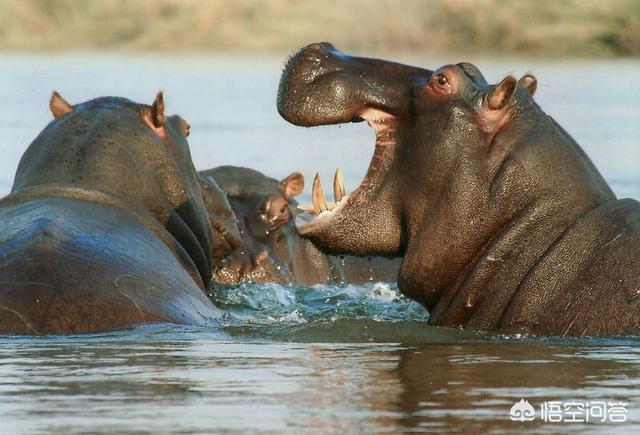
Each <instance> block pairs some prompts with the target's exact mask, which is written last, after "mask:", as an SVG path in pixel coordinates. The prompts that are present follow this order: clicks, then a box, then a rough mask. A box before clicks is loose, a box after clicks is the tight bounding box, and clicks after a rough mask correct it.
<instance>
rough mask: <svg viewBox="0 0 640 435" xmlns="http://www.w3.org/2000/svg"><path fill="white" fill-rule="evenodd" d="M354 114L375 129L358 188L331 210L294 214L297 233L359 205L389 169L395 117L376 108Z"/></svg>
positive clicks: (316, 227)
mask: <svg viewBox="0 0 640 435" xmlns="http://www.w3.org/2000/svg"><path fill="white" fill-rule="evenodd" d="M358 116H359V117H360V118H362V119H365V120H366V121H367V123H368V124H369V125H370V126H371V127H372V128H373V129H374V131H375V133H376V143H375V150H374V153H373V157H372V158H371V163H369V168H368V170H367V174H366V175H365V177H364V179H363V180H362V182H361V183H360V185H359V186H358V188H357V189H356V190H354V191H353V192H351V193H350V194H348V195H345V196H343V197H342V199H341V200H340V201H338V202H337V204H336V206H335V208H333V209H332V210H324V211H322V212H321V213H320V214H314V213H311V212H304V213H300V214H298V215H297V216H296V220H295V224H296V229H297V230H298V233H300V234H301V235H305V234H312V233H314V232H317V231H319V230H320V229H322V228H323V227H325V226H326V225H328V224H329V223H330V222H331V220H333V219H335V217H336V216H337V215H339V214H340V213H342V212H343V211H344V210H345V209H350V208H353V207H359V206H361V205H362V204H363V203H365V202H366V201H369V200H370V199H369V198H370V197H371V196H372V195H370V194H371V192H373V191H374V190H375V189H376V188H377V187H378V186H379V185H380V183H381V182H382V179H383V177H384V176H385V174H386V173H387V172H388V171H389V168H390V166H391V163H392V161H393V154H394V152H395V147H396V144H397V135H396V131H397V118H396V117H395V116H393V115H391V114H389V113H387V112H384V111H381V110H378V109H366V110H365V111H363V112H362V113H361V114H359V115H358Z"/></svg>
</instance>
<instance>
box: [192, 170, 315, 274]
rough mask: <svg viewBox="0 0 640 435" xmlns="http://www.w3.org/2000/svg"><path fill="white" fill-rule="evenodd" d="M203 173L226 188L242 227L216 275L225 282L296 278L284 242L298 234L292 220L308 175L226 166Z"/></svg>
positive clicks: (206, 177) (202, 173) (203, 175)
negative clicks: (237, 243)
mask: <svg viewBox="0 0 640 435" xmlns="http://www.w3.org/2000/svg"><path fill="white" fill-rule="evenodd" d="M201 176H202V177H204V178H205V179H207V180H210V181H214V180H215V181H214V182H217V184H218V185H220V187H221V188H222V190H224V191H225V192H226V194H227V196H228V198H229V203H230V204H231V208H232V209H233V211H234V213H235V216H236V218H237V220H238V225H239V226H240V229H241V239H242V241H241V244H240V246H238V247H237V248H236V249H235V251H234V252H233V253H232V254H231V256H230V257H229V258H227V259H226V260H225V262H224V266H223V267H222V268H221V269H220V270H219V271H218V272H217V273H216V274H215V277H214V279H215V280H216V281H217V282H219V283H222V284H238V283H241V282H247V281H251V282H277V283H288V282H291V281H292V277H291V275H290V272H291V271H290V270H289V267H288V258H289V257H288V255H286V254H285V253H284V252H283V246H286V245H287V238H289V237H291V236H294V237H295V236H297V235H296V234H295V231H293V228H292V225H291V224H292V220H293V217H294V214H295V213H296V207H297V202H296V201H295V199H294V198H295V197H296V196H297V195H298V194H299V193H300V192H301V191H302V189H303V188H304V178H303V176H302V174H300V173H299V172H294V173H292V174H290V175H289V176H287V177H285V178H284V179H283V180H280V181H278V180H275V179H273V178H270V177H267V176H265V175H264V174H262V173H260V172H258V171H255V170H252V169H248V168H239V167H235V166H221V167H218V168H214V169H210V170H207V171H203V172H201ZM284 250H286V248H284Z"/></svg>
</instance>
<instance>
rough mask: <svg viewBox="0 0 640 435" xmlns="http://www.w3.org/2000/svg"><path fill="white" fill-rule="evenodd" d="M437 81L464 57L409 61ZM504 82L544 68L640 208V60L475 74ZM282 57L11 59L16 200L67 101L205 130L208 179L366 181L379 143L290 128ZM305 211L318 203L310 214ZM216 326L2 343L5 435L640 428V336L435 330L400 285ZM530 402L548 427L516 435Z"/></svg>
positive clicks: (1, 171)
mask: <svg viewBox="0 0 640 435" xmlns="http://www.w3.org/2000/svg"><path fill="white" fill-rule="evenodd" d="M409 60H410V61H412V62H414V63H417V64H421V65H423V66H438V65H440V64H443V63H448V62H452V61H459V60H461V59H444V60H439V61H438V60H435V61H434V60H431V59H429V60H425V59H421V58H420V57H419V56H416V57H414V58H413V59H409ZM470 60H471V61H474V62H475V63H476V64H478V66H479V67H480V68H481V69H482V70H483V71H485V72H486V76H487V78H488V79H489V80H494V81H495V80H498V79H499V78H501V76H502V75H504V74H506V73H510V72H513V73H516V74H518V73H523V72H525V71H528V70H529V69H531V70H532V71H533V72H534V73H535V74H537V76H538V78H539V88H538V93H537V95H536V99H537V100H538V102H539V103H540V105H541V106H542V107H543V109H544V110H545V111H547V112H548V113H550V114H551V115H552V116H554V117H555V118H556V119H557V120H558V121H559V122H560V124H561V125H563V126H564V127H565V128H566V129H567V131H569V133H570V134H572V135H573V136H574V137H575V138H576V140H577V141H578V142H579V143H580V144H581V145H582V146H583V147H584V149H585V150H586V152H587V153H588V154H589V156H591V158H592V159H593V160H594V162H595V163H596V165H597V166H598V168H599V169H600V170H601V172H602V173H603V175H604V176H605V178H606V179H607V180H608V181H609V182H610V183H611V185H612V187H613V189H614V191H615V192H616V193H617V194H618V195H619V196H621V197H624V196H630V197H635V198H640V175H639V174H640V172H639V171H638V168H639V167H640V123H639V122H638V120H639V119H640V62H639V61H635V60H634V61H631V60H628V61H625V60H618V61H572V62H543V63H540V62H539V61H532V62H529V61H526V60H522V59H520V60H515V59H502V60H487V59H470ZM280 62H281V60H278V59H264V58H199V57H193V58H191V57H176V56H171V57H161V56H159V57H157V56H122V55H118V56H98V55H93V54H76V55H61V56H44V55H31V56H27V55H1V56H0V63H1V64H2V66H3V67H2V68H1V69H0V82H2V83H3V85H2V89H3V104H2V105H0V156H2V158H1V159H0V195H2V194H6V193H7V192H8V191H9V189H10V186H11V182H12V179H13V174H14V172H15V168H16V167H17V164H18V161H19V158H20V156H21V155H22V153H23V152H24V150H25V149H26V147H27V146H28V144H29V143H30V142H31V141H32V140H33V139H34V138H35V136H36V135H37V134H38V132H39V131H40V130H41V129H42V128H43V127H44V125H46V123H47V122H48V121H49V120H50V119H51V115H50V114H49V113H48V109H47V102H48V98H49V95H50V92H51V90H52V89H58V90H59V91H60V92H61V93H62V95H63V96H65V97H66V98H67V99H68V100H69V101H70V102H72V103H76V102H80V101H83V100H86V99H89V98H93V97H95V96H98V95H118V96H125V97H129V98H131V99H134V100H138V101H147V102H150V101H151V100H152V98H153V96H154V95H155V92H156V91H157V90H158V89H163V90H164V91H165V95H166V101H167V112H168V113H180V114H181V115H183V116H184V117H185V118H186V119H187V120H188V121H189V122H190V123H191V125H192V130H191V131H192V134H191V136H190V142H191V145H192V156H193V159H194V162H195V164H196V167H197V168H199V169H205V168H210V167H213V166H217V165H222V164H236V165H244V166H250V167H253V168H256V169H259V170H261V171H264V172H266V173H267V174H268V175H271V176H276V177H284V176H286V175H287V174H288V173H290V172H292V171H294V170H300V171H303V172H304V174H305V175H306V177H307V179H310V178H311V177H312V176H313V174H314V173H315V171H317V170H319V171H320V172H321V174H322V175H323V177H325V178H326V179H328V178H329V177H331V176H332V174H333V171H334V169H335V167H336V166H338V165H340V166H341V167H342V169H343V171H344V174H345V181H346V184H347V188H348V189H353V188H354V187H355V186H356V185H357V184H358V182H359V181H360V180H361V178H362V176H363V175H364V172H365V170H366V167H367V165H368V162H369V159H370V157H371V154H372V145H373V133H372V132H371V131H370V130H369V129H368V128H367V127H366V126H365V125H362V124H359V125H346V126H342V127H328V128H316V129H301V128H297V127H294V126H291V125H289V124H287V123H286V122H284V121H283V120H282V119H280V118H279V116H278V115H277V113H276V111H275V91H276V89H277V84H278V77H279V73H280ZM303 200H304V199H303ZM211 296H212V298H213V299H214V300H215V301H216V302H217V303H218V305H220V306H221V307H222V308H223V309H225V311H226V313H227V314H226V316H225V318H224V319H223V321H222V322H221V323H220V324H215V325H210V326H209V327H206V328H189V327H178V326H173V325H155V326H146V327H140V328H137V329H134V330H126V331H116V332H109V333H103V334H95V335H87V336H73V337H40V338H29V337H2V338H0V433H50V432H55V433H94V432H108V433H113V432H117V433H166V432H174V433H175V432H178V433H191V432H200V433H224V432H236V433H251V432H267V433H296V434H297V433H333V432H338V433H371V432H387V433H388V432H400V431H408V432H416V431H424V432H434V431H455V430H458V431H463V432H469V433H486V432H492V433H514V432H526V431H536V432H548V433H558V432H569V431H582V432H602V433H619V432H629V433H639V432H640V388H639V387H640V338H638V337H608V338H598V339H589V338H585V339H575V340H573V339H572V340H555V339H544V338H536V339H534V338H527V337H511V336H494V335H486V334H481V333H473V332H467V331H460V330H453V329H446V328H432V327H428V326H426V325H425V320H426V318H427V313H426V312H425V311H424V310H423V309H422V308H421V307H420V306H418V305H417V304H415V303H413V302H410V301H408V300H406V299H404V298H403V297H402V296H401V295H399V294H398V292H397V290H396V287H395V286H394V285H380V284H373V283H372V284H369V285H366V286H346V287H340V286H318V287H312V288H306V287H283V286H276V285H269V286H256V285H245V286H241V287H239V288H229V287H223V288H217V289H212V292H211ZM520 399H526V400H528V401H529V402H530V404H531V405H532V406H534V407H535V409H536V412H537V414H536V417H535V420H534V421H531V422H512V421H511V420H510V419H509V412H510V409H511V407H512V406H513V405H514V404H515V403H516V402H518V401H520ZM550 401H562V402H563V403H564V404H566V403H567V402H570V401H582V402H584V401H592V402H593V401H606V402H616V403H617V402H618V401H623V402H625V403H626V404H627V405H626V409H627V414H626V416H627V422H626V423H617V424H616V423H610V422H606V423H598V422H593V421H592V422H591V423H589V424H585V423H575V422H574V423H570V422H556V423H553V422H551V423H550V422H542V421H541V417H540V405H542V404H543V403H544V402H550Z"/></svg>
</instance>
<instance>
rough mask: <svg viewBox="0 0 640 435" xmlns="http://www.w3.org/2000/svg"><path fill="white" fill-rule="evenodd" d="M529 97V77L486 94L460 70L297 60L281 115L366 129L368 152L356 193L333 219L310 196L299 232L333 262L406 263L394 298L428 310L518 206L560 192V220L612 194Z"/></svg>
mask: <svg viewBox="0 0 640 435" xmlns="http://www.w3.org/2000/svg"><path fill="white" fill-rule="evenodd" d="M535 89H536V79H535V78H534V77H533V76H531V75H529V74H527V75H525V76H524V77H523V78H522V79H520V81H518V80H516V79H515V78H514V77H512V76H507V77H506V78H504V79H503V80H502V81H500V82H499V83H498V84H495V85H492V84H488V83H487V81H486V80H485V78H484V77H483V75H482V74H481V73H480V71H479V70H478V69H477V68H476V67H475V66H473V65H472V64H469V63H459V64H456V65H446V66H443V67H441V68H439V69H437V70H435V71H432V70H428V69H421V68H416V67H412V66H406V65H401V64H398V63H394V62H387V61H383V60H376V59H366V58H360V57H352V56H348V55H346V54H344V53H341V52H339V51H338V50H336V49H335V48H334V47H333V46H332V45H331V44H328V43H321V44H312V45H310V46H307V47H305V48H303V49H301V50H300V51H299V52H298V53H296V54H295V55H294V56H293V57H292V58H291V59H290V60H289V62H288V63H287V65H286V66H285V69H284V72H283V76H282V78H281V81H280V88H279V92H278V103H277V105H278V111H279V112H280V114H281V115H282V116H283V117H284V118H285V119H286V120H288V121H290V122H292V123H294V124H297V125H301V126H316V125H324V124H333V123H344V122H356V121H361V120H366V121H367V122H368V124H369V125H370V126H371V127H373V129H374V130H375V134H376V143H375V151H374V155H373V158H372V161H371V164H370V166H369V169H368V172H367V174H366V176H365V179H364V181H363V182H362V183H361V184H360V186H359V187H358V188H357V189H356V190H355V191H354V192H352V193H351V194H349V195H345V196H344V197H342V200H341V201H340V202H339V203H338V204H337V206H336V207H335V208H333V209H332V210H324V209H325V208H326V207H323V206H322V201H321V199H322V198H320V199H316V198H318V197H321V196H322V195H319V194H318V192H314V194H313V198H314V202H316V203H320V207H319V211H321V213H320V214H319V215H318V214H307V215H300V216H299V217H298V218H297V221H296V224H297V228H298V231H299V233H300V234H301V235H303V236H305V237H308V238H310V239H311V240H312V241H313V242H314V243H315V244H317V245H318V246H320V247H321V248H322V249H323V250H326V251H329V252H332V253H336V254H357V255H391V256H404V261H403V264H402V268H401V271H400V275H399V286H400V289H401V290H402V291H403V292H404V293H405V294H407V295H409V296H411V297H413V298H414V299H417V300H418V301H420V302H422V303H423V304H425V305H426V306H427V307H432V306H433V304H434V303H435V301H436V300H437V299H438V298H439V296H440V295H441V294H442V291H443V290H444V289H446V288H449V287H451V286H453V285H454V283H455V281H456V279H458V277H460V276H461V275H462V274H463V271H464V269H465V267H467V266H468V265H469V263H470V262H471V261H472V260H473V258H475V257H476V256H477V255H479V253H480V252H481V250H482V247H483V246H484V245H485V244H486V243H487V242H488V241H489V240H490V239H491V238H492V237H493V235H494V234H496V232H498V231H500V228H502V227H503V226H504V225H507V224H508V223H509V222H510V221H511V220H512V219H513V218H514V217H515V216H517V215H518V213H521V212H522V211H523V210H525V209H526V208H527V207H533V206H534V205H533V204H539V203H540V201H542V202H547V203H552V204H555V202H554V201H556V199H557V198H561V197H563V192H564V191H565V189H570V190H572V195H571V199H570V200H564V201H565V202H564V203H563V204H562V210H563V211H566V210H573V209H574V208H575V209H576V210H577V209H579V208H582V206H585V205H586V204H589V205H592V204H593V203H594V202H595V201H597V198H599V197H600V198H603V197H607V195H609V194H610V191H609V190H608V187H606V183H604V182H599V181H598V182H596V183H591V184H589V185H587V184H585V183H583V182H582V180H584V179H585V177H587V178H589V179H598V180H600V178H599V174H597V171H596V170H595V169H594V168H593V166H592V165H591V163H590V162H588V159H584V158H582V155H581V154H580V153H581V151H580V150H579V148H578V146H577V145H576V144H575V142H573V141H565V142H564V143H563V145H562V146H561V147H557V146H556V145H555V142H554V140H553V138H554V137H555V138H557V137H562V138H566V137H568V136H567V135H566V133H565V132H564V131H562V129H560V128H559V127H558V126H557V124H555V123H553V122H552V121H549V118H548V117H547V116H546V115H545V114H544V113H543V112H542V111H541V110H540V109H539V108H538V106H537V105H536V104H535V102H534V101H533V98H532V95H533V93H534V92H535ZM536 125H545V126H546V127H545V128H540V129H536ZM550 138H551V140H550ZM594 186H595V188H594ZM570 201H573V203H569V202H570ZM574 204H575V207H574ZM554 207H555V205H554V206H553V207H550V208H549V209H550V210H551V209H554ZM315 208H316V209H318V207H315Z"/></svg>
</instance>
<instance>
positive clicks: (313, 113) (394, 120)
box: [278, 43, 432, 255]
mask: <svg viewBox="0 0 640 435" xmlns="http://www.w3.org/2000/svg"><path fill="white" fill-rule="evenodd" d="M431 75H432V71H430V70H425V69H421V68H416V67H412V66H407V65H402V64H397V63H393V62H386V61H380V60H377V59H368V58H360V57H352V56H348V55H346V54H344V53H342V52H340V51H338V50H337V49H336V48H335V47H333V45H331V44H329V43H319V44H311V45H309V46H307V47H305V48H303V49H301V50H300V51H298V53H296V54H295V55H294V56H293V57H292V58H291V59H290V60H289V62H288V63H287V65H286V66H285V71H284V74H283V76H282V79H281V81H280V88H279V92H278V111H279V112H280V114H281V115H282V116H283V117H284V118H285V119H286V120H288V121H290V122H292V123H293V124H296V125H300V126H306V127H308V126H318V125H327V124H337V123H347V122H361V121H363V120H365V121H367V123H368V124H369V125H370V126H371V127H372V128H373V129H374V130H375V133H376V142H375V151H374V154H373V158H372V160H371V163H370V165H369V169H368V171H367V174H366V176H365V178H364V180H363V181H362V183H361V184H360V186H359V187H358V188H357V189H356V190H355V191H353V192H352V193H351V194H349V195H343V194H342V193H336V201H335V202H336V206H335V207H334V208H332V209H331V210H329V209H328V207H326V206H323V204H326V199H325V198H324V194H323V193H322V191H321V188H320V183H319V180H318V182H316V183H314V186H313V187H314V188H313V193H312V197H313V201H314V208H315V209H316V211H317V212H318V213H316V214H310V213H304V214H301V215H299V216H298V217H297V218H296V227H297V229H298V232H299V233H300V234H302V235H305V236H307V237H310V238H311V239H314V240H320V239H321V243H322V246H323V248H324V249H325V250H327V251H329V252H334V253H351V254H353V253H355V254H359V255H376V254H380V255H397V254H398V253H399V251H400V250H401V239H400V227H399V223H400V222H399V214H398V213H397V210H398V208H399V207H397V205H398V204H396V203H395V201H396V193H397V192H396V191H395V190H396V186H395V183H394V180H393V178H392V177H387V173H388V172H389V171H390V169H391V168H392V166H393V165H394V161H395V156H396V154H397V153H396V147H397V144H398V140H399V137H398V132H399V131H400V129H399V123H400V122H402V119H403V117H404V116H405V115H406V114H407V113H408V112H409V111H410V110H411V106H412V95H411V92H412V89H413V88H414V87H416V86H420V85H422V84H424V83H426V82H428V81H429V79H430V77H431ZM342 190H343V188H341V186H338V185H336V186H334V192H338V191H340V192H342ZM373 197H376V201H372V200H371V199H372V198H373ZM392 222H394V223H396V224H397V225H390V223H392ZM362 223H366V226H367V227H368V228H370V229H371V231H367V232H363V231H352V229H357V228H354V227H362ZM336 233H343V234H344V233H349V234H350V237H349V238H348V239H343V238H341V239H338V238H336V237H335V236H334V235H335V234H336Z"/></svg>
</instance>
